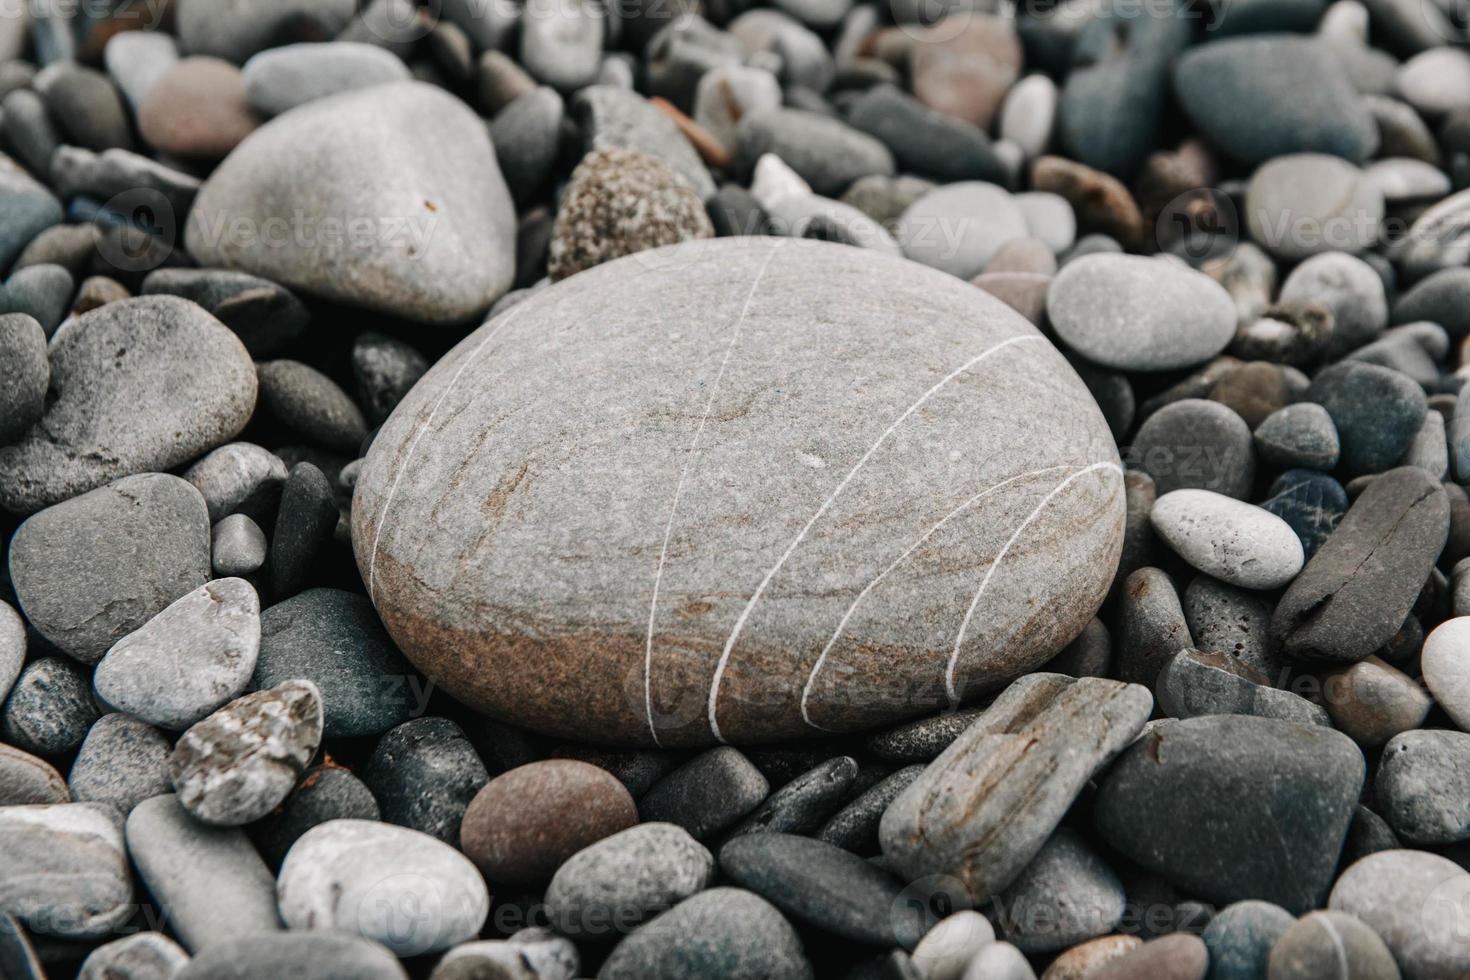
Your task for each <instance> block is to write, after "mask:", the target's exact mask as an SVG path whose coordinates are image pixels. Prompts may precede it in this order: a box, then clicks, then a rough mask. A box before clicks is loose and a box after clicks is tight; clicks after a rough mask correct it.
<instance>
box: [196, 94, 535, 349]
mask: <svg viewBox="0 0 1470 980" xmlns="http://www.w3.org/2000/svg"><path fill="white" fill-rule="evenodd" d="M363 222H366V223H367V225H368V226H370V227H368V228H367V229H366V230H367V233H366V234H363V233H362V230H363V229H362V228H361V227H359V226H360V225H361V224H362V223H363ZM298 223H299V224H300V234H293V233H292V231H291V230H290V229H292V227H293V225H295V224H298ZM237 225H243V226H244V227H245V228H247V229H248V233H247V234H243V235H241V234H235V233H233V232H232V231H231V228H232V226H237ZM514 225H515V216H514V213H513V209H512V205H511V201H510V194H509V193H508V192H507V191H506V188H505V182H504V180H503V179H502V178H501V176H500V169H499V167H498V166H497V165H496V163H495V154H494V150H493V149H492V148H491V146H490V138H489V135H488V134H487V133H486V130H485V127H484V125H483V124H482V123H481V122H480V120H479V118H478V117H477V116H475V115H474V113H472V112H471V111H470V110H469V109H468V107H466V106H465V104H464V103H463V102H461V101H459V100H458V99H457V98H454V97H453V96H451V95H449V94H447V93H445V92H443V91H441V90H439V89H436V88H433V87H431V86H429V85H426V84H423V83H421V82H394V83H390V84H389V85H382V86H374V87H373V88H372V89H359V90H357V91H352V92H343V93H340V94H338V95H334V96H329V97H328V98H325V99H318V100H317V101H315V102H312V103H310V104H309V105H307V106H303V107H301V110H300V111H299V112H290V113H287V114H286V115H284V116H280V117H278V118H276V119H273V120H271V121H270V122H269V123H267V124H266V125H264V126H262V127H260V128H259V129H258V130H256V131H255V132H254V133H252V134H251V135H250V136H249V137H248V138H247V139H246V140H245V141H244V142H243V143H241V144H240V145H239V146H238V147H236V149H235V151H234V152H233V153H231V154H230V156H229V157H228V158H227V159H226V160H225V162H224V163H222V164H221V165H220V166H219V167H218V169H216V170H215V171H214V173H213V174H212V175H211V176H210V178H209V180H207V181H206V182H205V184H204V187H203V189H202V190H201V191H200V192H199V197H198V198H197V199H196V201H195V204H194V210H193V211H192V212H191V213H190V216H189V220H188V227H187V232H186V236H185V241H186V242H187V244H188V248H189V252H190V254H191V255H193V256H194V258H195V259H197V260H199V262H200V263H202V264H207V265H224V266H229V267H231V268H237V269H241V270H243V271H245V272H250V273H253V274H255V275H260V276H265V277H266V278H268V279H272V280H275V281H277V282H280V283H282V284H284V285H286V286H289V287H291V288H294V289H300V290H303V291H305V292H309V293H313V294H315V295H318V296H321V297H323V298H325V299H330V300H334V301H337V302H342V303H347V304H351V305H355V306H362V307H366V308H368V309H370V310H374V311H377V312H381V313H388V314H391V315H394V316H400V317H404V318H406V319H410V320H419V321H423V322H426V323H456V322H463V321H466V320H469V319H471V318H473V317H474V316H476V315H477V314H479V313H482V312H483V311H484V310H485V309H487V308H488V307H489V306H490V304H491V303H493V302H494V301H495V300H496V299H497V298H498V297H499V296H500V295H501V294H502V293H504V292H505V291H506V290H507V289H508V288H509V287H510V284H511V280H512V278H513V276H514V271H515V270H514V268H513V266H514V249H515V227H514ZM355 227H356V228H358V231H353V229H354V228H355ZM282 238H284V239H285V242H284V243H283V242H282V241H281V239H282Z"/></svg>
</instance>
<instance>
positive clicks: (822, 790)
mask: <svg viewBox="0 0 1470 980" xmlns="http://www.w3.org/2000/svg"><path fill="white" fill-rule="evenodd" d="M857 776H858V764H857V760H855V759H852V758H849V757H848V756H845V755H844V756H838V757H837V758H835V759H828V760H827V761H826V762H823V763H822V764H821V765H819V766H817V767H815V768H813V769H810V770H808V771H807V772H804V773H802V774H801V775H800V776H797V777H796V778H795V779H793V780H792V781H791V782H789V783H787V784H786V785H785V786H782V787H781V788H780V789H778V790H776V792H774V793H772V794H771V795H770V796H768V797H766V800H765V802H764V803H762V804H761V805H760V806H758V807H756V808H755V810H754V811H752V812H751V814H750V815H749V816H748V817H746V818H745V819H744V820H742V821H740V823H738V824H736V825H735V829H733V830H731V831H730V833H729V837H738V836H739V835H741V834H757V833H778V834H806V835H810V834H811V833H812V832H813V831H815V830H816V829H817V828H818V827H820V826H821V825H822V822H823V821H824V820H826V819H827V817H828V816H830V815H831V814H832V811H833V810H835V809H837V807H838V806H840V805H841V804H842V801H843V800H845V799H846V798H847V795H848V790H849V789H850V788H851V787H852V784H853V782H854V781H855V780H856V779H857ZM727 839H728V837H727Z"/></svg>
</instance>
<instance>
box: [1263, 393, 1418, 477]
mask: <svg viewBox="0 0 1470 980" xmlns="http://www.w3.org/2000/svg"><path fill="white" fill-rule="evenodd" d="M1440 424H1441V426H1443V424H1444V423H1443V420H1441V422H1440ZM1255 444H1256V452H1257V453H1258V454H1259V455H1260V457H1261V459H1262V460H1263V461H1265V462H1267V463H1269V464H1271V465H1272V466H1275V467H1278V468H1279V469H1283V470H1289V469H1292V468H1294V467H1305V468H1307V469H1313V470H1323V471H1330V470H1331V469H1332V468H1333V467H1335V466H1336V465H1337V459H1338V455H1339V454H1340V453H1341V452H1342V445H1341V444H1340V443H1339V441H1338V438H1337V426H1336V425H1334V424H1333V423H1332V416H1331V415H1329V414H1327V409H1325V408H1323V407H1322V406H1321V405H1318V404H1315V403H1313V402H1298V403H1297V404H1295V405H1288V406H1286V407H1285V408H1280V409H1277V410H1276V411H1274V412H1272V413H1271V414H1270V415H1268V416H1266V419H1265V421H1263V422H1262V423H1261V424H1260V425H1258V426H1256V431H1255Z"/></svg>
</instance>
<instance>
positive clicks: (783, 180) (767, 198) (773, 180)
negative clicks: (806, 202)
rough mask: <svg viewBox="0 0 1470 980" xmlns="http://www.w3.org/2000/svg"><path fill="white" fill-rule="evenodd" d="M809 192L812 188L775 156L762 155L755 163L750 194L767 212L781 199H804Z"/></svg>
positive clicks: (772, 154)
mask: <svg viewBox="0 0 1470 980" xmlns="http://www.w3.org/2000/svg"><path fill="white" fill-rule="evenodd" d="M811 192H812V186H811V185H810V184H808V183H807V182H806V181H804V180H802V179H801V177H800V175H798V174H797V172H796V171H795V170H792V169H791V168H790V167H789V166H787V165H786V161H785V160H782V159H781V158H780V157H778V156H776V154H774V153H764V154H762V155H761V158H760V159H759V160H757V161H756V162H755V176H754V177H753V178H752V180H751V182H750V194H751V196H752V197H754V198H755V199H756V200H757V201H759V202H760V206H761V207H763V208H765V209H766V210H768V211H769V210H770V209H771V206H772V205H773V204H775V203H776V202H777V201H780V200H781V199H782V198H786V197H805V196H808V195H810V194H811Z"/></svg>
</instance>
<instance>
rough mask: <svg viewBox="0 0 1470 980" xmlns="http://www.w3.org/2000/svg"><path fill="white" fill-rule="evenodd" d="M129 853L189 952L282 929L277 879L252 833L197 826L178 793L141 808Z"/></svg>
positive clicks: (134, 816)
mask: <svg viewBox="0 0 1470 980" xmlns="http://www.w3.org/2000/svg"><path fill="white" fill-rule="evenodd" d="M127 843H128V854H129V855H130V856H131V857H132V859H133V863H134V865H136V866H137V868H138V874H139V875H140V876H141V877H142V879H143V882H144V884H146V885H147V886H148V892H149V894H151V895H152V896H153V900H154V901H155V902H156V903H157V904H158V906H159V908H160V909H161V910H162V912H163V913H164V915H165V916H167V919H166V921H167V922H168V924H169V931H170V932H172V933H173V934H174V935H175V936H177V937H178V939H179V942H181V943H182V944H183V945H184V948H185V949H187V950H189V952H191V953H194V954H198V953H199V951H200V950H202V949H205V948H206V947H209V946H212V945H214V944H216V943H224V942H229V941H230V940H232V939H240V938H243V937H246V936H249V937H251V938H252V940H253V941H254V942H257V943H260V942H273V941H274V937H272V938H271V939H263V938H262V937H261V935H260V934H261V933H270V932H275V931H277V930H279V929H280V928H281V924H280V920H279V919H278V918H277V917H276V893H275V879H273V878H272V877H271V873H270V869H269V868H267V867H266V866H265V862H264V861H262V860H261V859H260V854H259V853H258V852H257V851H256V850H255V846H254V845H253V844H251V843H250V838H248V837H246V836H245V832H244V831H242V830H240V829H239V828H236V827H211V826H209V825H208V824H203V823H200V822H199V821H197V820H195V819H193V818H192V817H190V816H189V814H188V813H187V812H186V811H185V810H184V808H183V807H182V806H180V805H179V801H178V798H177V797H175V796H173V795H172V794H168V795H163V796H155V797H153V798H152V799H149V800H144V801H143V802H142V803H139V804H138V805H137V806H136V807H134V808H133V812H132V813H131V814H129V815H128V821H127Z"/></svg>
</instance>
